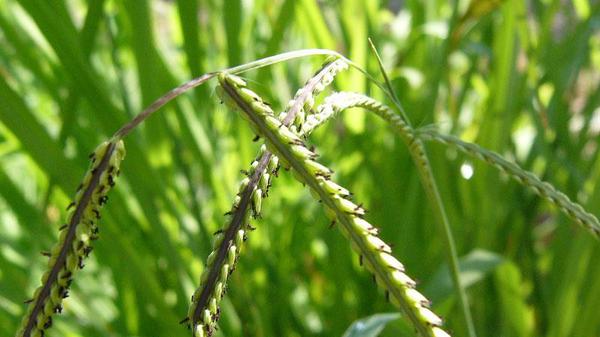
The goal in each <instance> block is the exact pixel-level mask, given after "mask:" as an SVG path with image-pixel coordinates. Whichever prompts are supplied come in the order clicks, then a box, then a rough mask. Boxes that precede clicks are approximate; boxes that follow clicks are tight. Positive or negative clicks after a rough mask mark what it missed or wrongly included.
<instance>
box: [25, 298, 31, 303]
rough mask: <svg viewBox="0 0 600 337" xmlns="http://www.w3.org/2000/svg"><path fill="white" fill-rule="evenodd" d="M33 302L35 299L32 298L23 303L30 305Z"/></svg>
mask: <svg viewBox="0 0 600 337" xmlns="http://www.w3.org/2000/svg"><path fill="white" fill-rule="evenodd" d="M31 302H33V298H30V299H28V300H25V301H23V303H24V304H29V303H31Z"/></svg>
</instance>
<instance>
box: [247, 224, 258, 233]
mask: <svg viewBox="0 0 600 337" xmlns="http://www.w3.org/2000/svg"><path fill="white" fill-rule="evenodd" d="M246 227H248V230H251V231H254V230H256V227H254V226H252V225H251V224H247V225H246Z"/></svg>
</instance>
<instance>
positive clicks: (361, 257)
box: [358, 255, 363, 266]
mask: <svg viewBox="0 0 600 337" xmlns="http://www.w3.org/2000/svg"><path fill="white" fill-rule="evenodd" d="M358 264H359V265H361V266H362V265H363V256H362V255H359V256H358Z"/></svg>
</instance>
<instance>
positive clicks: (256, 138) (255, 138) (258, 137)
mask: <svg viewBox="0 0 600 337" xmlns="http://www.w3.org/2000/svg"><path fill="white" fill-rule="evenodd" d="M259 139H260V136H259V135H256V136H254V138H252V141H253V142H257V141H258V140H259Z"/></svg>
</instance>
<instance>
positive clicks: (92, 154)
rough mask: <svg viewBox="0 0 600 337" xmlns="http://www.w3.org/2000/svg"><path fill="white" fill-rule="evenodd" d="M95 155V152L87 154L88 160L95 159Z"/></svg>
mask: <svg viewBox="0 0 600 337" xmlns="http://www.w3.org/2000/svg"><path fill="white" fill-rule="evenodd" d="M95 155H96V153H95V152H92V153H90V154H88V158H89V159H92V158H94V157H95Z"/></svg>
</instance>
